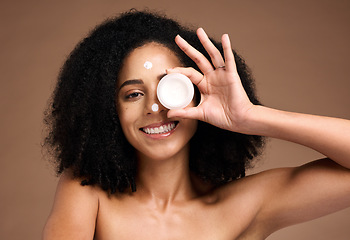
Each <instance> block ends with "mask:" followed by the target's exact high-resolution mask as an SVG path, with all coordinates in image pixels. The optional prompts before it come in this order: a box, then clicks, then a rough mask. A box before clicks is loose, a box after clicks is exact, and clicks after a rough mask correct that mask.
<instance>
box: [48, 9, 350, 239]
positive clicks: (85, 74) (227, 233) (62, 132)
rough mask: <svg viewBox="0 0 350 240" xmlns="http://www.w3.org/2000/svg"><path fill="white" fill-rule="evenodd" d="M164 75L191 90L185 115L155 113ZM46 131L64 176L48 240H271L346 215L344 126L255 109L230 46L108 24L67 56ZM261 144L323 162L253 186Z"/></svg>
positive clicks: (150, 27)
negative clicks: (283, 144)
mask: <svg viewBox="0 0 350 240" xmlns="http://www.w3.org/2000/svg"><path fill="white" fill-rule="evenodd" d="M174 39H175V41H174ZM170 73H182V74H184V75H186V76H188V77H189V78H190V79H191V81H192V82H193V83H194V84H195V86H196V87H197V92H196V97H195V99H194V100H193V101H192V103H191V104H190V105H189V106H188V107H186V108H185V109H180V110H168V109H166V108H164V107H163V106H161V104H160V103H159V101H158V99H157V96H156V87H157V84H158V82H159V80H160V79H161V78H162V77H163V76H164V75H166V74H170ZM154 104H157V105H158V106H159V108H158V109H154V108H153V109H152V105H154ZM46 120H47V122H48V123H49V124H50V126H51V132H50V134H49V136H48V138H47V144H48V145H49V146H51V147H52V148H53V149H54V150H55V153H56V157H57V164H58V173H62V175H61V178H60V181H59V184H58V188H57V193H56V196H55V202H54V206H53V210H52V212H51V215H50V217H49V219H48V222H47V224H46V226H45V230H44V239H93V238H95V239H265V238H266V237H267V236H269V235H270V234H271V233H273V232H274V231H277V230H278V229H281V228H283V227H286V226H289V225H292V224H296V223H299V222H304V221H307V220H311V219H314V218H317V217H320V216H323V215H326V214H329V213H331V212H335V211H338V210H340V209H343V208H346V207H348V206H350V170H349V167H350V122H349V121H348V120H342V119H335V118H327V117H320V116H312V115H306V114H297V113H291V112H284V111H279V110H274V109H271V108H268V107H264V106H261V105H259V101H258V100H257V97H256V95H255V92H254V83H253V80H252V77H251V75H250V72H249V70H248V68H247V66H246V65H245V63H244V61H243V60H242V59H241V58H240V57H239V56H238V55H237V54H236V53H235V52H233V51H232V50H231V45H230V40H229V37H228V35H226V34H225V35H223V36H222V47H221V46H220V44H218V43H216V42H215V41H212V40H210V39H209V38H208V37H207V35H206V33H205V32H204V30H203V29H198V30H197V36H196V34H195V33H194V32H193V31H190V30H188V29H185V28H183V27H181V26H179V25H178V24H177V23H176V22H174V21H173V20H170V19H167V18H165V17H162V16H158V15H154V14H151V13H147V12H137V11H131V12H129V13H125V14H123V15H121V16H120V17H119V18H116V19H111V20H108V21H107V22H105V23H103V24H102V25H100V26H99V27H97V28H96V29H95V30H94V31H93V32H92V33H91V34H90V35H89V36H88V37H87V38H85V39H84V40H83V41H82V42H81V43H80V44H79V45H78V46H77V47H76V49H75V50H74V51H73V52H72V54H71V55H70V56H69V58H68V60H67V61H66V63H65V65H64V66H63V68H62V71H61V73H60V77H59V81H58V85H57V87H56V90H55V92H54V96H53V101H52V104H51V108H50V109H49V111H48V112H47V118H46ZM261 136H263V137H261ZM265 136H267V137H274V138H279V139H284V140H287V141H292V142H295V143H299V144H302V145H305V146H307V147H310V148H313V149H315V150H316V151H319V152H320V153H322V154H324V155H325V156H327V158H326V159H321V160H318V161H314V162H310V163H307V164H305V165H303V166H300V167H295V168H283V169H273V170H269V171H265V172H262V173H259V174H255V175H252V176H249V177H245V169H246V168H247V167H249V163H250V162H251V160H252V159H253V158H254V157H256V156H257V155H258V154H259V153H260V151H261V148H262V147H263V143H264V137H265Z"/></svg>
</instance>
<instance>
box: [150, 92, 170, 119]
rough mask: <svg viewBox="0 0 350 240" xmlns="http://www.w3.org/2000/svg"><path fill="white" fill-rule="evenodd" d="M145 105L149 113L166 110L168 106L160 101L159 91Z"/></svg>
mask: <svg viewBox="0 0 350 240" xmlns="http://www.w3.org/2000/svg"><path fill="white" fill-rule="evenodd" d="M146 104H147V106H146V107H145V109H146V112H147V114H156V113H161V112H164V111H166V108H165V107H164V106H163V105H162V104H161V103H160V102H159V100H158V97H157V93H156V92H155V93H154V94H152V96H150V97H149V99H148V100H147V103H146Z"/></svg>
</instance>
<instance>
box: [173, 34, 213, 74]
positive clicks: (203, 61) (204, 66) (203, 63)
mask: <svg viewBox="0 0 350 240" xmlns="http://www.w3.org/2000/svg"><path fill="white" fill-rule="evenodd" d="M175 42H176V44H177V45H178V46H179V48H181V50H182V51H183V52H184V53H185V54H186V55H187V56H188V57H189V58H191V59H192V60H193V61H194V62H195V63H196V64H197V66H198V67H199V69H200V70H201V71H202V72H203V73H204V74H206V73H208V72H211V71H213V70H214V68H213V66H212V65H211V63H210V62H209V60H208V59H207V58H206V57H205V56H204V55H203V54H202V53H201V52H199V51H198V50H197V49H195V48H194V47H192V46H191V45H190V44H189V43H188V42H186V41H185V39H183V38H182V37H181V36H180V35H177V36H176V37H175Z"/></svg>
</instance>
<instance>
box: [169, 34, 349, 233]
mask: <svg viewBox="0 0 350 240" xmlns="http://www.w3.org/2000/svg"><path fill="white" fill-rule="evenodd" d="M197 35H198V37H199V39H200V41H201V42H202V44H203V46H204V47H205V49H206V51H207V52H208V53H209V55H210V57H211V61H212V64H213V65H212V64H211V63H210V62H209V60H208V59H206V58H205V57H204V56H203V55H202V54H201V53H200V52H198V51H197V50H196V49H194V48H193V47H192V46H191V45H189V44H188V43H187V42H186V41H185V40H184V39H182V38H181V37H177V38H176V42H177V44H178V46H179V47H180V48H181V49H182V50H183V51H184V52H185V53H186V54H187V55H188V56H189V57H190V58H191V59H193V60H194V61H195V62H196V64H197V65H198V67H199V69H200V70H201V72H198V71H196V70H194V69H191V68H175V69H171V70H169V72H181V73H183V74H185V75H187V76H188V77H189V78H190V79H191V80H192V81H193V83H194V84H196V85H197V86H198V89H199V90H200V92H201V103H200V105H199V106H197V107H194V108H186V109H181V110H171V111H169V112H168V117H175V116H176V117H183V118H195V119H199V120H202V121H206V122H208V123H210V124H213V125H215V126H217V127H220V128H223V129H227V130H230V131H235V132H240V133H244V134H252V135H262V136H267V137H273V138H278V139H283V140H287V141H291V142H294V143H298V144H301V145H304V146H307V147H310V148H312V149H314V150H316V151H318V152H320V153H322V154H324V155H325V156H326V157H327V159H324V160H319V161H315V162H311V163H308V164H305V165H303V166H301V167H295V168H285V169H276V170H271V171H267V172H265V173H262V174H259V175H258V176H254V177H252V178H251V179H258V180H255V181H254V182H255V183H258V185H259V187H260V189H263V190H262V191H261V193H260V195H259V197H260V200H259V204H261V206H260V208H259V209H260V210H259V211H258V213H257V216H256V219H257V221H256V222H258V223H256V224H257V225H259V226H260V228H261V229H264V230H262V231H264V234H269V233H271V232H273V231H275V230H277V229H279V228H282V227H285V226H288V225H292V224H295V223H299V222H303V221H307V220H310V219H313V218H317V217H320V216H322V215H325V214H329V213H331V212H334V211H338V210H340V209H343V208H346V207H349V206H350V170H349V168H350V121H349V120H344V119H337V118H329V117H322V116H314V115H308V114H300V113H292V112H286V111H280V110H275V109H271V108H268V107H264V106H256V105H253V104H252V103H251V102H250V101H249V99H248V97H247V95H246V93H245V91H244V89H243V87H242V84H241V81H240V78H239V75H238V73H237V70H236V66H235V62H234V56H233V53H232V50H231V45H230V40H229V38H228V36H227V35H226V34H225V35H223V37H222V46H223V49H224V57H222V56H221V54H220V52H219V51H218V50H217V49H216V48H215V46H214V45H213V44H212V43H211V42H210V40H209V38H208V37H207V35H206V34H205V32H204V31H203V29H198V31H197ZM221 66H225V67H221Z"/></svg>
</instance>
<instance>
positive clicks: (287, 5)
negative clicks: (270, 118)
mask: <svg viewBox="0 0 350 240" xmlns="http://www.w3.org/2000/svg"><path fill="white" fill-rule="evenodd" d="M0 4H1V6H0V17H1V21H0V24H1V26H0V34H1V35H0V43H1V45H0V47H1V55H0V56H1V57H0V59H1V64H0V67H1V75H0V77H1V88H0V91H1V92H0V93H1V95H0V107H1V109H0V113H1V118H0V136H1V139H0V143H1V144H0V164H1V165H0V190H1V192H0V194H1V195H0V239H16V240H17V239H29V240H31V239H33V240H34V239H39V238H40V234H41V230H42V227H43V225H44V223H45V221H46V218H47V216H48V214H49V212H50V209H51V205H52V201H53V197H54V191H55V186H56V182H57V178H56V177H55V174H54V172H53V170H52V167H51V166H50V165H49V164H48V163H47V159H45V158H44V157H43V156H42V153H41V147H40V142H41V141H42V127H43V124H42V117H43V114H42V112H43V110H44V108H45V105H46V101H47V99H48V98H49V96H50V93H51V91H52V90H53V86H54V82H55V78H56V76H57V73H58V70H59V68H60V66H61V65H62V63H63V62H64V60H65V57H66V56H67V55H68V54H69V52H70V51H71V50H72V49H73V47H74V46H75V44H76V43H77V42H78V41H79V40H80V39H81V38H82V37H83V36H85V35H86V34H87V32H88V31H89V30H90V29H91V28H93V27H94V26H95V25H96V24H98V23H100V22H101V21H102V20H103V19H105V18H106V17H109V16H113V15H115V14H117V13H119V12H121V11H125V10H128V9H129V8H132V7H135V8H138V9H143V8H144V7H148V8H149V9H157V10H160V11H163V12H165V13H167V15H168V16H170V17H175V18H177V19H179V20H180V21H181V22H182V23H190V24H193V25H194V26H201V27H204V28H205V29H206V30H207V32H208V33H209V34H211V35H212V36H214V37H215V38H217V39H218V38H219V37H220V36H221V34H222V33H229V34H230V37H231V40H232V44H233V47H234V48H235V49H237V50H238V52H239V53H241V54H242V55H243V56H244V57H245V59H246V61H247V63H248V64H249V65H250V66H251V68H252V70H253V73H254V75H255V77H256V79H257V85H258V90H259V94H260V96H261V99H262V101H263V102H264V103H265V104H266V105H268V106H271V107H274V108H279V109H284V110H290V111H298V112H307V113H313V114H321V115H328V116H336V117H343V118H348V119H350V111H349V105H350V95H349V88H350V81H349V78H350V64H349V56H350V47H349V43H350V31H349V25H350V24H349V23H350V2H349V1H341V0H323V1H322V0H321V1H306V0H304V1H301V0H297V1H295V0H294V1H273V0H268V1H238V0H237V1H234V0H231V1H228V0H227V1H225V0H216V1H213V0H211V1H198V2H197V1H189V0H174V1H157V0H140V1H137V0H127V1H119V0H114V1H113V0H109V1H107V0H106V1H97V0H96V1H92V0H77V1H74V0H65V1H62V0H60V1H56V2H53V1H25V0H22V1H10V0H8V1H1V3H0ZM160 31H161V29H160ZM319 157H321V155H320V154H318V153H316V152H314V151H312V150H309V149H306V148H304V147H301V146H298V145H295V144H292V143H287V142H283V141H279V140H271V141H270V143H269V145H268V147H267V150H266V153H265V155H264V156H263V157H262V159H261V162H260V163H259V165H258V167H257V169H256V171H259V170H261V169H266V168H271V167H280V166H295V165H298V164H301V163H304V162H306V161H310V160H313V159H316V158H319ZM237 221H239V219H237ZM349 238H350V209H347V210H344V211H341V212H338V213H335V214H332V215H330V216H327V217H323V218H321V219H318V220H315V221H312V222H308V223H305V224H300V225H297V226H293V227H289V228H286V229H283V230H281V231H279V232H277V233H275V234H273V235H272V236H270V237H269V238H268V239H270V240H276V239H287V240H288V239H318V240H324V239H341V240H345V239H349Z"/></svg>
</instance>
